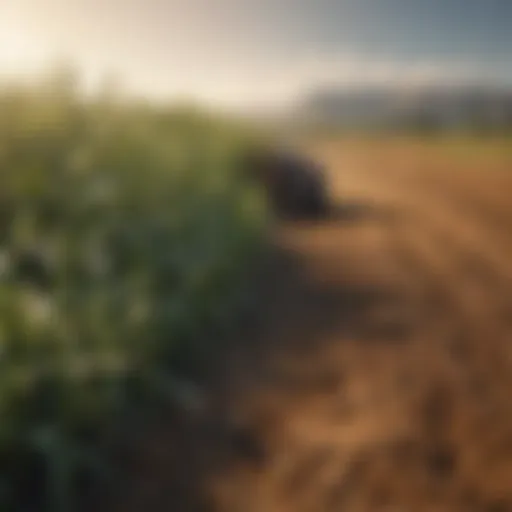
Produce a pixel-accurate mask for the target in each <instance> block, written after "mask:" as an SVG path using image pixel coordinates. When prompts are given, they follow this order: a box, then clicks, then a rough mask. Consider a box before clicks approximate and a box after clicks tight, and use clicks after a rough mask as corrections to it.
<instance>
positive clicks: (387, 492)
mask: <svg viewBox="0 0 512 512" xmlns="http://www.w3.org/2000/svg"><path fill="white" fill-rule="evenodd" d="M320 155H321V157H322V158H323V159H324V160H325V161H326V163H327V164H328V165H329V168H330V170H331V178H332V179H331V184H332V194H333V197H334V200H335V203H336V206H335V207H334V211H333V213H332V215H331V217H330V218H329V219H326V220H323V221H320V222H316V223H310V224H307V223H301V224H287V225H282V226H280V227H279V229H278V233H277V234H276V242H275V243H276V249H277V251H276V252H277V253H278V256H276V261H275V262H274V263H273V265H272V268H271V269H270V270H269V272H268V273H267V276H266V286H265V292H264V294H265V295H264V297H263V305H264V308H263V313H262V315H261V318H260V321H259V325H258V329H254V330H250V331H249V332H248V333H246V334H245V335H241V338H242V339H241V340H240V342H239V343H237V344H236V347H237V348H236V349H233V348H231V349H229V350H226V351H225V353H223V354H221V355H220V356H219V361H216V362H215V365H216V370H215V371H213V372H212V374H213V375H212V376H211V377H210V378H209V381H208V383H207V384H208V385H207V387H206V389H207V397H208V404H209V405H208V410H207V411H206V412H203V414H201V415H199V416H197V417H196V416H194V417H192V416H191V417H183V418H180V419H179V421H178V420H177V419H176V418H172V419H169V420H162V421H161V422H160V423H159V424H158V425H155V427H154V429H153V430H152V431H151V432H150V433H149V434H148V436H147V439H146V440H145V441H144V442H142V443H141V445H140V446H138V447H137V448H138V449H137V453H136V456H135V458H134V460H133V461H132V466H131V467H130V470H129V471H128V474H129V478H128V479H127V481H126V485H125V488H124V489H122V493H121V494H122V497H121V498H119V497H117V498H116V499H115V500H114V502H115V503H113V504H112V505H111V506H109V508H108V509H109V510H112V511H119V512H142V511H144V512H163V511H177V512H178V511H183V512H188V511H194V512H195V511H198V512H214V511H215V512H217V511H218V512H292V511H293V512H309V511H311V512H313V511H318V512H341V511H346V512H359V511H361V512H374V511H375V512H378V511H383V512H384V511H387V512H391V511H394V512H409V511H410V512H422V511H429V512H430V511H431V512H443V511H461V512H470V511H485V512H506V511H509V510H510V511H512V229H511V228H512V205H511V204H510V201H509V194H510V190H512V172H511V171H512V167H511V168H510V169H508V171H509V173H508V174H507V172H506V171H507V169H502V168H500V169H490V170H489V169H485V165H486V164H485V161H483V162H481V163H479V164H478V165H476V164H475V165H473V166H472V167H471V168H468V170H467V172H464V170H460V169H457V170H451V169H450V168H449V167H450V164H453V161H450V162H446V161H444V160H442V158H441V157H439V158H437V159H436V158H432V157H430V158H427V157H426V156H424V157H423V156H422V155H421V154H420V153H418V152H412V154H411V152H410V151H409V153H407V152H406V150H405V149H403V150H401V149H400V148H398V149H396V151H395V153H393V154H389V152H388V153H386V154H385V155H384V153H382V152H379V151H374V152H371V151H370V152H369V151H368V150H367V148H346V147H343V146H342V145H340V144H334V145H331V146H329V147H327V148H322V150H321V151H320ZM508 163H509V164H510V163H511V162H508ZM453 165H455V164H453ZM459 165H460V164H459ZM501 167H506V166H505V165H502V166H501Z"/></svg>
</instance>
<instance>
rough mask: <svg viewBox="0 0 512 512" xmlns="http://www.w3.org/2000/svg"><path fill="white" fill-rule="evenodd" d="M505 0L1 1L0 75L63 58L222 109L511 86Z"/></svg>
mask: <svg viewBox="0 0 512 512" xmlns="http://www.w3.org/2000/svg"><path fill="white" fill-rule="evenodd" d="M510 28H512V3H511V2H509V1H508V0H486V1H485V2H484V1H481V0H443V1H441V0H413V1H406V0H357V1H356V0H339V1H338V2H334V1H329V0H317V1H313V0H309V1H308V0H295V1H294V0H276V1H270V0H262V1H259V2H254V1H250V2H249V1H246V0H238V1H237V0H217V1H212V0H87V1H86V0H3V1H2V3H1V4H0V73H1V74H2V75H7V76H12V75H19V74H23V75H26V74H30V73H33V72H35V71H38V70H40V69H42V68H44V67H45V66H46V65H48V64H49V63H51V62H53V61H56V60H62V59H66V60H67V61H70V62H73V63H74V64H75V65H76V66H77V67H78V68H79V69H80V71H81V73H82V76H83V78H84V81H85V82H86V83H87V84H89V85H93V84H94V83H96V82H97V80H98V79H99V78H101V77H102V76H103V75H105V74H106V73H112V72H113V73H115V74H117V75H119V77H121V79H122V82H123V84H125V86H126V88H127V89H128V90H130V91H134V92H138V93H143V94H146V95H149V96H152V97H160V98H162V97H164V98H167V97H175V96H187V97H194V98H197V99H200V100H202V101H207V102H212V103H217V104H221V105H226V106H250V105H280V104H286V103H287V102H290V101H293V100H294V99H295V98H297V97H298V96H300V95H301V94H303V93H304V92H305V91H307V90H308V89H311V88H314V87H316V86H319V85H323V84H338V85H340V86H341V85H343V86H347V85H350V84H361V83H389V84H393V85H395V84H401V85H406V86H407V85H409V84H416V83H430V82H464V81H475V80H481V79H485V80H490V81H495V82H506V83H509V82H511V83H512V64H510V62H509V59H508V56H509V53H510V50H512V30H509V29H510Z"/></svg>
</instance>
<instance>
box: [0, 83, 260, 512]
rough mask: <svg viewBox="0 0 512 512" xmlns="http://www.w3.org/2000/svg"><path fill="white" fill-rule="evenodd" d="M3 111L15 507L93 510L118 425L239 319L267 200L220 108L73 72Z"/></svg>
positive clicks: (7, 505) (0, 97) (3, 434)
mask: <svg viewBox="0 0 512 512" xmlns="http://www.w3.org/2000/svg"><path fill="white" fill-rule="evenodd" d="M0 112H1V115H0V173H1V189H0V510H2V511H9V510H18V509H20V507H21V504H22V503H21V501H20V500H21V498H22V497H26V496H27V495H29V494H30V493H32V491H33V492H34V493H35V494H36V497H37V499H38V500H40V501H41V500H42V501H41V502H42V503H43V504H44V505H45V506H46V507H47V509H48V510H59V511H65V510H76V509H75V508H74V506H75V502H74V501H73V500H74V498H75V494H76V492H77V487H76V482H77V481H78V476H79V475H81V474H82V473H84V472H86V473H92V474H95V475H98V474H100V472H101V471H103V470H105V469H106V465H105V462H104V461H103V460H102V458H101V451H98V446H100V445H101V441H102V439H104V438H105V437H108V435H110V434H109V432H111V430H112V429H113V428H115V425H117V424H118V423H119V422H120V421H121V418H126V415H127V414H129V413H128V412H127V411H129V410H130V408H135V410H137V407H138V406H137V403H139V404H140V403H146V404H147V401H148V400H151V399H152V397H154V396H155V395H156V394H158V393H159V392H162V390H163V388H165V387H166V385H167V384H166V383H167V382H168V383H169V386H171V385H172V384H171V383H172V377H173V375H174V374H175V372H178V371H179V370H180V365H184V364H185V363H186V361H187V357H188V354H189V353H192V355H193V354H194V353H198V352H203V353H208V352H209V351H211V350H215V345H216V343H218V342H219V340H221V339H222V336H223V335H224V333H225V332H226V331H227V330H228V329H229V326H230V325H231V323H232V321H233V318H234V314H235V313H236V307H237V306H238V305H239V304H240V301H241V295H240V294H241V293H242V292H243V291H244V287H243V282H244V277H245V275H246V274H247V271H248V268H249V265H250V263H251V260H252V259H253V258H255V255H256V254H258V252H257V249H258V248H259V247H262V246H263V244H262V241H263V233H264V226H265V216H264V205H263V203H262V201H261V198H260V197H259V196H258V194H257V192H256V191H254V190H252V189H250V188H248V187H247V185H245V184H243V183H242V182H241V180H240V179H238V178H237V173H236V171H237V155H238V152H239V150H240V149H241V148H242V147H243V145H244V143H245V142H244V140H245V134H244V135H242V132H243V130H240V129H239V128H238V127H236V126H233V125H232V123H230V122H228V121H225V120H220V119H216V118H215V116H212V115H206V114H201V113H199V112H196V111H193V110H190V109H188V110H187V109H177V108H174V109H173V108H170V107H169V108H164V107H158V108H157V107H152V106H150V105H145V104H143V103H142V102H136V101H132V102H130V101H126V100H123V101H121V100H119V101H117V100H116V99H115V98H114V97H109V96H106V95H103V96H102V95H98V96H97V97H95V98H92V99H91V98H89V99H87V101H85V100H83V99H81V98H80V97H79V95H78V94H77V93H75V91H74V89H73V86H72V84H70V83H67V82H66V81H65V80H60V81H59V80H54V81H51V80H49V81H46V82H44V83H40V84H38V85H32V86H31V87H21V86H13V87H4V88H3V89H2V90H1V92H0ZM184 354H185V355H184ZM167 379H168V380H167ZM123 415H124V416H123ZM34 472H35V474H36V478H35V481H36V482H38V486H39V487H40V488H38V486H36V487H35V488H34V489H31V488H30V487H27V485H28V486H30V485H31V482H32V481H33V480H34V479H32V480H30V478H32V477H31V476H30V475H31V474H32V473H34ZM39 484H40V485H39ZM40 504H41V503H40ZM23 506H27V505H26V504H24V505H23ZM24 510H26V508H24Z"/></svg>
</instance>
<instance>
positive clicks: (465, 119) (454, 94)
mask: <svg viewBox="0 0 512 512" xmlns="http://www.w3.org/2000/svg"><path fill="white" fill-rule="evenodd" d="M293 115H294V118H295V119H296V120H300V121H302V122H304V123H314V124H317V125H321V126H337V127H373V128H392V127H415V128H424V129H440V128H459V127H468V128H475V129H486V128H497V129H501V128H505V127H506V128H512V88H504V87H490V86H440V85H438V86H423V87H419V86H418V87H409V88H404V87H392V86H387V87H386V86H381V87H378V86H373V87H361V88H353V89H335V88H329V89H320V90H317V91H315V92H313V93H312V94H309V95H308V96H307V97H306V98H304V99H303V101H302V102H301V103H300V104H299V105H297V107H296V110H295V111H294V114H293Z"/></svg>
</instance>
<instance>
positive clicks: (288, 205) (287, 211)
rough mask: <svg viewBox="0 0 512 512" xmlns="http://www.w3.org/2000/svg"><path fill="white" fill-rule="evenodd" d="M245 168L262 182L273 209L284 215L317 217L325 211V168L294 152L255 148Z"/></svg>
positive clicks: (326, 200) (326, 197)
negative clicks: (256, 149)
mask: <svg viewBox="0 0 512 512" xmlns="http://www.w3.org/2000/svg"><path fill="white" fill-rule="evenodd" d="M245 171H246V173H247V174H248V175H249V177H250V178H252V179H256V180H257V182H259V183H260V184H262V185H263V186H264V188H265V191H266V193H267V196H268V199H269V201H270V204H271V206H272V208H273V209H274V211H275V212H276V213H277V214H278V215H280V216H284V217H291V218H311V217H320V216H323V215H325V214H326V213H327V211H328V203H329V201H328V194H327V184H326V180H325V175H324V170H323V168H322V167H321V166H320V165H318V164H317V163H315V162H313V161H311V160H309V159H307V158H305V157H304V156H299V155H297V154H294V153H290V152H286V151H279V150H258V151H254V152H252V153H251V154H249V155H247V159H246V161H245Z"/></svg>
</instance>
